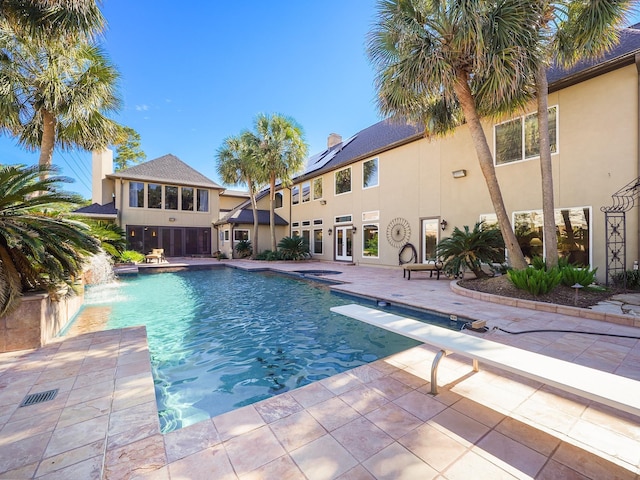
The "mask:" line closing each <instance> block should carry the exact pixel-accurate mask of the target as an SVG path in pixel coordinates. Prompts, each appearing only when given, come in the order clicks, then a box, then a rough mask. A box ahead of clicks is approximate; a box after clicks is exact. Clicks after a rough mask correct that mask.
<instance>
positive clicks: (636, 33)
mask: <svg viewBox="0 0 640 480" xmlns="http://www.w3.org/2000/svg"><path fill="white" fill-rule="evenodd" d="M639 49H640V23H637V24H635V25H632V26H631V27H629V28H623V29H621V30H620V41H619V42H618V44H617V45H616V46H615V47H613V48H612V49H611V50H610V51H608V52H607V53H605V54H604V55H603V56H602V57H600V58H598V59H595V60H582V61H580V62H578V63H576V64H575V65H574V66H573V67H572V68H569V69H563V68H560V67H558V66H552V67H551V68H550V69H549V71H548V72H547V79H548V81H549V88H550V90H553V87H554V85H553V84H554V83H557V84H559V85H558V87H559V88H563V87H564V86H565V84H566V83H568V81H569V80H570V79H571V78H573V77H576V76H578V75H580V74H584V73H586V72H588V71H589V70H592V69H593V70H598V71H600V70H601V69H602V68H605V67H606V66H607V64H612V65H616V64H617V62H619V61H620V62H624V61H625V59H626V61H627V63H629V64H630V63H633V57H634V55H633V54H634V52H636V51H638V50H639ZM594 73H595V72H594ZM557 89H558V88H556V90H557Z"/></svg>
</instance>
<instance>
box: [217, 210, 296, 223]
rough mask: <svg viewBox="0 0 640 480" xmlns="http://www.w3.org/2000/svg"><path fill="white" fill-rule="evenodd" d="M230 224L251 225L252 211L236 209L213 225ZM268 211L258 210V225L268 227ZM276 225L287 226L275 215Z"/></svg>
mask: <svg viewBox="0 0 640 480" xmlns="http://www.w3.org/2000/svg"><path fill="white" fill-rule="evenodd" d="M226 223H232V224H235V225H239V224H242V225H247V224H248V225H253V210H250V209H245V208H236V209H234V210H232V211H231V212H229V213H228V214H227V215H225V216H224V217H223V218H221V219H220V220H218V221H217V222H215V223H214V225H224V224H226ZM269 224H270V223H269V210H258V225H269ZM275 224H276V225H289V222H287V221H286V220H285V219H284V218H282V217H281V216H280V215H278V214H277V213H276V214H275Z"/></svg>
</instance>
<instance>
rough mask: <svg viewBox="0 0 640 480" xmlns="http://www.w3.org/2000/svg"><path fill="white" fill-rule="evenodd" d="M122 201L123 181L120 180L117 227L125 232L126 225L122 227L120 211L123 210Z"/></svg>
mask: <svg viewBox="0 0 640 480" xmlns="http://www.w3.org/2000/svg"><path fill="white" fill-rule="evenodd" d="M123 199H124V179H122V178H121V179H120V199H119V200H120V208H119V209H118V225H119V226H120V228H122V229H125V230H126V225H125V226H124V227H123V226H122V209H123V208H124V204H123V201H124V200H123Z"/></svg>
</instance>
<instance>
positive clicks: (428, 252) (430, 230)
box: [421, 218, 440, 263]
mask: <svg viewBox="0 0 640 480" xmlns="http://www.w3.org/2000/svg"><path fill="white" fill-rule="evenodd" d="M439 240H440V222H438V219H437V218H427V219H424V220H422V252H421V253H422V263H426V262H427V260H434V259H435V258H436V245H437V244H438V241H439Z"/></svg>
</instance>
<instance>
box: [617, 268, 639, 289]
mask: <svg viewBox="0 0 640 480" xmlns="http://www.w3.org/2000/svg"><path fill="white" fill-rule="evenodd" d="M625 275H626V277H627V279H626V286H627V288H633V289H636V288H640V270H627V271H626V272H624V273H618V274H616V275H614V276H613V277H612V279H611V280H612V282H613V284H614V285H615V286H617V287H622V286H624V285H625Z"/></svg>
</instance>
